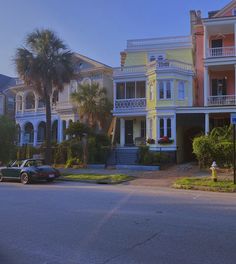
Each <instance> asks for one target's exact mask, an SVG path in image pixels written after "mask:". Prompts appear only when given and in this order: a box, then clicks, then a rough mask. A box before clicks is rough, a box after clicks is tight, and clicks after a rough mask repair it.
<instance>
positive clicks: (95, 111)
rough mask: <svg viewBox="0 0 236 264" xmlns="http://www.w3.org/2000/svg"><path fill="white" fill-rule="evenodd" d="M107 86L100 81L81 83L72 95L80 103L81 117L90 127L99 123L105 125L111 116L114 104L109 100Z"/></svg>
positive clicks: (101, 125) (102, 126)
mask: <svg viewBox="0 0 236 264" xmlns="http://www.w3.org/2000/svg"><path fill="white" fill-rule="evenodd" d="M106 94H107V92H106V89H105V88H100V86H99V84H98V83H95V82H92V83H91V84H80V85H79V87H78V91H77V92H75V93H73V94H72V95H71V98H72V100H73V101H74V102H75V103H77V104H78V111H79V114H80V117H81V119H83V120H85V123H86V124H87V125H88V126H89V127H95V126H96V125H99V126H100V127H101V128H104V127H105V124H106V123H107V120H109V118H110V116H111V109H112V104H111V103H110V102H109V100H108V98H107V96H106Z"/></svg>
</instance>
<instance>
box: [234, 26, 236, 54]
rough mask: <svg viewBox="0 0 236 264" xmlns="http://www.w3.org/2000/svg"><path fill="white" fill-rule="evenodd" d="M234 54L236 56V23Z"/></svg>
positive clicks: (235, 28)
mask: <svg viewBox="0 0 236 264" xmlns="http://www.w3.org/2000/svg"><path fill="white" fill-rule="evenodd" d="M234 56H236V24H234Z"/></svg>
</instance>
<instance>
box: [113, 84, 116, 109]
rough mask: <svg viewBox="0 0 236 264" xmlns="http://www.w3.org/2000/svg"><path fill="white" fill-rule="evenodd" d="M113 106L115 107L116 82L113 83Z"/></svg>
mask: <svg viewBox="0 0 236 264" xmlns="http://www.w3.org/2000/svg"><path fill="white" fill-rule="evenodd" d="M113 108H114V110H115V108H116V82H114V84H113Z"/></svg>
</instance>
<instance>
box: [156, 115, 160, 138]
mask: <svg viewBox="0 0 236 264" xmlns="http://www.w3.org/2000/svg"><path fill="white" fill-rule="evenodd" d="M156 120H157V121H156V122H157V123H156V129H157V141H158V139H160V119H159V117H158V116H156ZM157 141H156V142H157Z"/></svg>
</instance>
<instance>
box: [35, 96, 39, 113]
mask: <svg viewBox="0 0 236 264" xmlns="http://www.w3.org/2000/svg"><path fill="white" fill-rule="evenodd" d="M38 107H39V97H38V96H35V112H37V111H38Z"/></svg>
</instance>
